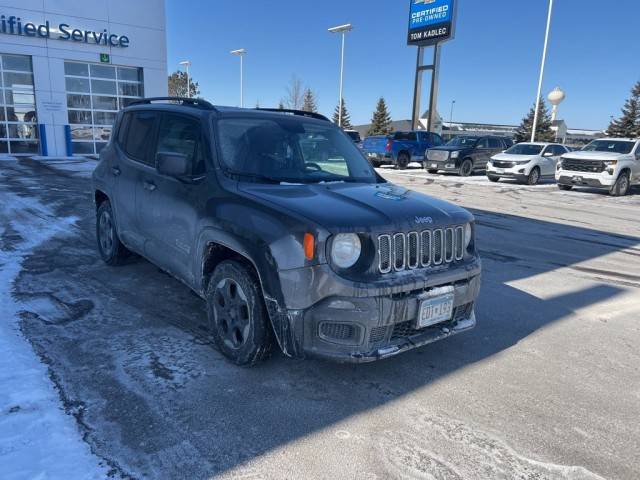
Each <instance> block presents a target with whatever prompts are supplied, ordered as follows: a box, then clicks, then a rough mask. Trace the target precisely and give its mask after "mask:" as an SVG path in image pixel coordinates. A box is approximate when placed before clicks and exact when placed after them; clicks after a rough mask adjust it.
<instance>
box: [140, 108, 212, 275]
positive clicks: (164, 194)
mask: <svg viewBox="0 0 640 480" xmlns="http://www.w3.org/2000/svg"><path fill="white" fill-rule="evenodd" d="M203 146H204V142H203V141H202V131H201V127H200V120H199V119H198V118H196V117H191V116H188V115H182V114H173V113H164V114H162V117H161V120H160V127H159V129H158V137H157V142H156V143H155V148H154V150H153V155H154V157H155V156H156V155H157V154H158V153H180V154H183V155H186V156H187V158H188V160H189V161H190V163H191V175H189V176H188V177H186V178H174V177H170V176H166V175H161V174H160V173H158V172H157V170H154V171H153V172H152V173H150V174H147V175H143V177H142V182H141V184H140V187H139V190H138V192H139V195H138V197H137V199H136V201H137V208H138V215H139V222H140V226H141V231H142V232H143V234H144V235H145V238H146V242H145V255H146V256H147V257H148V258H149V259H151V260H152V261H153V262H154V263H156V264H157V265H159V266H160V267H162V268H163V269H165V270H167V271H169V272H171V273H172V274H174V275H175V276H177V277H178V278H180V279H182V280H183V281H185V282H186V283H187V284H189V285H191V284H192V281H193V270H192V268H191V266H192V260H193V256H194V254H195V252H194V251H193V249H194V248H195V247H194V243H195V235H196V229H197V222H198V218H199V214H200V210H202V209H204V204H201V203H203V202H202V201H201V198H203V197H204V193H205V192H204V190H205V189H206V188H207V187H206V184H205V182H204V173H205V165H204V163H205V162H204V158H205V151H204V148H203Z"/></svg>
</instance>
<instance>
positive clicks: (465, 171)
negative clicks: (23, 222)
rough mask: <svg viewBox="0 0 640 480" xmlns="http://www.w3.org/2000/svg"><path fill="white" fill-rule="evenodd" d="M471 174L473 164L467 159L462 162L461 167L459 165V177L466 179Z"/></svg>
mask: <svg viewBox="0 0 640 480" xmlns="http://www.w3.org/2000/svg"><path fill="white" fill-rule="evenodd" d="M472 173H473V162H472V161H471V160H469V159H468V158H467V159H465V160H463V161H462V165H460V176H461V177H468V176H469V175H471V174H472Z"/></svg>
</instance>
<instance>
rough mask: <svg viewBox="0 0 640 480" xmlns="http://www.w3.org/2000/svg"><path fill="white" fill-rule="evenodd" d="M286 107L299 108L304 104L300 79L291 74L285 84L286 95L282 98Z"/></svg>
mask: <svg viewBox="0 0 640 480" xmlns="http://www.w3.org/2000/svg"><path fill="white" fill-rule="evenodd" d="M282 103H283V104H284V106H285V107H286V108H291V109H294V110H300V109H301V108H302V105H303V104H304V88H303V86H302V80H300V79H299V78H298V77H296V76H295V75H293V76H292V77H291V80H289V85H288V86H287V96H286V97H285V98H283V99H282Z"/></svg>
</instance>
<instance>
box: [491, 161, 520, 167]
mask: <svg viewBox="0 0 640 480" xmlns="http://www.w3.org/2000/svg"><path fill="white" fill-rule="evenodd" d="M493 166H494V167H496V168H512V167H515V166H516V164H515V163H514V162H504V161H500V160H493Z"/></svg>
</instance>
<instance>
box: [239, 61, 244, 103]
mask: <svg viewBox="0 0 640 480" xmlns="http://www.w3.org/2000/svg"><path fill="white" fill-rule="evenodd" d="M240 108H244V55H240Z"/></svg>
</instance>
